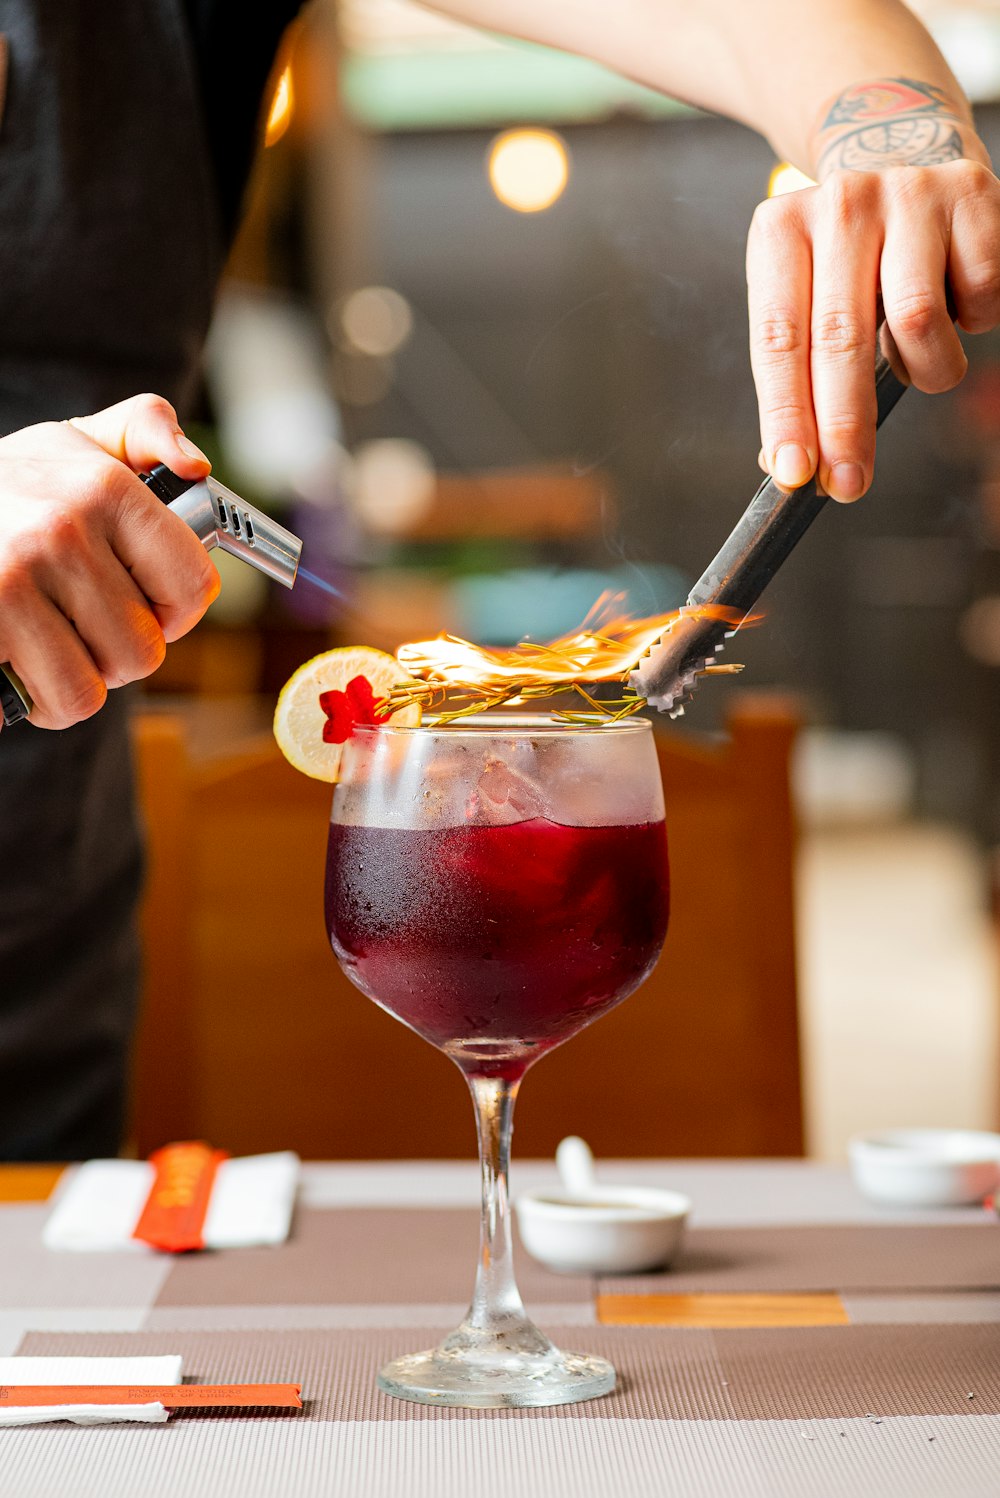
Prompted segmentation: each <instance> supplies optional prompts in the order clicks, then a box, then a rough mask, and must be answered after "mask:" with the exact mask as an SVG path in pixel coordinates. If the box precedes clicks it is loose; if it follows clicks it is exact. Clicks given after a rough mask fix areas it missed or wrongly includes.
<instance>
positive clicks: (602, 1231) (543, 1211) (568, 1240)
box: [514, 1186, 691, 1274]
mask: <svg viewBox="0 0 1000 1498" xmlns="http://www.w3.org/2000/svg"><path fill="white" fill-rule="evenodd" d="M514 1207H515V1210H516V1212H517V1225H518V1229H519V1231H520V1234H521V1242H522V1243H523V1244H524V1247H525V1248H526V1250H527V1251H528V1253H529V1254H531V1256H532V1258H534V1259H538V1260H539V1261H540V1262H541V1263H542V1264H544V1265H546V1267H547V1268H549V1269H554V1270H555V1271H556V1272H557V1273H558V1274H637V1273H639V1272H640V1271H641V1270H644V1269H663V1268H666V1267H667V1265H669V1263H670V1261H671V1260H672V1259H673V1257H674V1255H675V1253H676V1252H677V1249H678V1246H679V1244H680V1241H681V1237H682V1235H683V1233H684V1224H685V1222H686V1221H687V1218H688V1213H689V1212H690V1210H691V1201H690V1198H689V1197H686V1196H682V1195H681V1193H680V1192H679V1191H659V1190H656V1189H654V1188H652V1187H649V1188H646V1187H642V1186H598V1187H595V1189H594V1190H593V1191H592V1192H587V1193H584V1194H573V1195H571V1194H570V1193H568V1192H565V1191H546V1192H537V1193H533V1194H531V1195H527V1196H521V1197H518V1199H517V1200H516V1201H515V1203H514Z"/></svg>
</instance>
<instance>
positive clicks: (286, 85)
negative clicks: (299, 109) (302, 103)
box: [264, 64, 295, 146]
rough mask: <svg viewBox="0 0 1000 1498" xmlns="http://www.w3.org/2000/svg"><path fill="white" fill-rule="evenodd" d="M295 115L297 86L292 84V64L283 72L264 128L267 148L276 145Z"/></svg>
mask: <svg viewBox="0 0 1000 1498" xmlns="http://www.w3.org/2000/svg"><path fill="white" fill-rule="evenodd" d="M294 113H295V86H294V84H293V83H292V69H291V64H289V65H288V67H286V68H284V69H283V70H282V73H281V76H280V78H279V79H278V82H277V86H276V87H275V90H274V98H273V99H272V100H271V108H270V109H269V110H268V115H267V125H266V126H265V128H264V144H265V146H273V145H276V144H277V142H278V141H279V140H280V139H281V137H282V136H283V135H284V133H285V131H286V130H287V129H288V127H289V125H290V124H291V122H292V115H293V114H294Z"/></svg>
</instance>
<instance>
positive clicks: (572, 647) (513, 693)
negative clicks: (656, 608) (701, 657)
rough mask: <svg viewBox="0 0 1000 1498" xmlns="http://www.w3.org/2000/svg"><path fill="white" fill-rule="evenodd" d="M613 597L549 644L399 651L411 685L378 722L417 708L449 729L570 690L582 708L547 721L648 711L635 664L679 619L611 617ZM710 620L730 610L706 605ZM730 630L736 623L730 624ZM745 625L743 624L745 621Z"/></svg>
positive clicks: (463, 643) (449, 641) (453, 641)
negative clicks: (608, 688) (604, 692)
mask: <svg viewBox="0 0 1000 1498" xmlns="http://www.w3.org/2000/svg"><path fill="white" fill-rule="evenodd" d="M620 601H621V600H620V599H619V598H613V597H605V598H602V599H600V600H599V601H598V603H597V604H596V605H595V607H594V608H593V609H592V610H591V612H590V614H589V615H588V617H587V618H586V619H585V620H584V622H583V624H582V625H581V626H580V628H579V629H578V630H577V631H576V632H575V633H574V634H570V635H564V636H563V637H562V638H561V639H558V640H553V641H552V642H551V644H538V643H536V642H534V641H532V640H523V641H521V643H520V644H518V645H514V646H511V647H502V648H497V649H492V650H489V649H485V648H483V647H482V646H479V645H473V644H471V643H470V642H469V641H468V640H462V639H459V638H458V637H457V636H455V635H443V636H441V637H439V638H438V639H436V640H424V641H419V642H416V643H414V644H411V645H403V646H401V647H400V649H399V652H398V659H399V662H400V664H401V665H402V666H404V667H405V668H406V669H407V671H408V672H409V673H410V677H411V680H409V681H404V682H401V683H400V684H399V685H398V686H396V687H394V688H393V689H392V691H391V692H390V694H389V696H388V698H387V699H386V700H385V702H384V703H383V704H382V705H381V706H380V708H379V716H380V717H382V718H387V717H390V716H391V715H392V714H393V713H395V712H398V711H399V709H400V708H403V707H409V706H411V705H413V704H416V705H417V706H419V707H420V708H421V710H422V711H423V712H429V713H433V714H434V717H435V722H436V723H438V724H443V723H452V722H454V721H455V720H456V719H458V718H465V717H468V716H469V715H470V714H472V713H481V712H487V711H489V710H490V709H491V708H497V707H503V706H504V705H505V704H511V705H520V704H522V703H526V702H534V701H537V700H538V699H539V698H544V697H552V696H557V695H560V694H565V693H566V692H574V693H575V694H576V695H577V696H578V697H580V698H582V699H583V702H584V703H585V704H586V706H585V707H581V708H580V709H579V710H573V709H566V708H560V709H558V710H556V711H555V712H554V713H553V716H554V717H556V718H558V719H559V720H560V721H562V722H566V723H603V722H609V721H610V722H618V721H620V720H621V719H622V718H628V717H630V716H631V715H632V714H633V713H637V712H639V711H640V709H641V708H643V707H645V706H646V699H645V698H644V697H641V696H640V695H639V694H638V693H637V692H635V691H634V690H633V689H632V688H631V687H630V686H629V685H628V682H629V677H630V675H631V672H632V670H633V668H634V666H635V664H636V662H637V661H638V660H639V659H640V658H641V657H642V656H643V655H644V654H645V653H646V651H647V650H649V649H650V648H651V647H652V646H653V645H654V644H655V643H656V642H657V641H658V640H659V639H661V638H662V637H663V635H664V634H666V633H669V631H670V629H671V628H672V626H673V624H674V623H675V622H676V621H677V619H679V618H680V617H681V614H682V613H690V612H691V609H690V607H688V608H686V609H684V610H682V611H680V612H676V613H673V614H661V615H658V616H657V617H656V618H651V619H632V618H630V617H629V616H628V615H625V614H620V613H615V611H614V605H616V604H618V603H620ZM704 612H705V613H709V612H711V614H712V617H720V616H723V617H724V616H726V615H727V614H729V613H731V612H732V611H729V610H723V609H721V608H718V609H716V608H713V607H712V606H707V607H706V609H705V611H704ZM731 622H732V624H733V626H734V627H736V626H738V625H739V623H740V620H739V619H738V618H736V617H734V618H733V619H732V621H731ZM744 622H745V621H744ZM705 669H706V671H734V670H735V671H738V670H740V669H741V668H740V667H739V666H729V665H726V666H708V667H706V668H705ZM612 683H614V684H616V685H618V686H619V687H620V688H621V690H620V692H619V693H617V694H616V695H614V696H611V697H608V698H604V699H602V698H600V697H598V696H596V695H595V688H596V687H597V686H598V684H601V685H606V684H612Z"/></svg>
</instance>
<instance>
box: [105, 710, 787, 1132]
mask: <svg viewBox="0 0 1000 1498" xmlns="http://www.w3.org/2000/svg"><path fill="white" fill-rule="evenodd" d="M795 727H796V718H795V714H794V712H793V711H792V709H791V708H790V707H789V705H788V704H787V702H785V701H783V700H780V699H771V698H768V697H761V696H757V697H751V696H747V697H746V698H744V699H742V700H740V701H739V702H738V703H737V704H736V705H735V706H734V709H733V712H732V716H731V720H730V724H729V728H730V734H729V737H728V738H727V739H725V740H724V741H721V742H718V743H714V742H713V743H709V742H699V741H697V740H695V739H692V738H689V737H687V736H682V735H680V734H675V733H669V732H663V733H659V732H658V734H657V741H658V751H659V757H660V764H661V769H662V773H663V780H664V787H665V793H666V800H667V819H668V821H667V825H668V831H669V839H670V846H671V872H672V885H673V911H672V916H671V930H670V935H669V937H668V939H667V946H666V950H665V953H664V956H663V958H662V960H661V962H660V964H659V965H658V967H657V969H656V971H655V972H654V973H653V975H652V976H651V977H650V978H649V979H648V981H647V983H646V984H645V985H644V987H643V988H642V989H641V990H640V991H639V992H638V993H637V994H635V995H634V996H633V997H632V998H630V999H629V1000H628V1001H627V1002H626V1003H624V1004H622V1005H621V1006H620V1007H619V1008H618V1009H617V1010H615V1011H614V1012H613V1013H612V1014H611V1015H609V1016H607V1017H605V1018H604V1019H602V1020H601V1021H600V1022H599V1023H598V1024H596V1025H595V1026H594V1027H593V1028H592V1029H590V1030H588V1031H585V1032H584V1033H583V1034H581V1035H579V1036H576V1037H575V1038H574V1039H573V1040H572V1041H571V1042H570V1043H569V1044H567V1045H566V1046H564V1047H563V1048H561V1049H560V1050H558V1051H556V1052H554V1053H553V1054H551V1055H550V1056H548V1057H546V1058H545V1059H544V1061H543V1062H542V1064H541V1065H540V1067H539V1068H538V1070H537V1072H532V1073H529V1076H528V1078H527V1081H526V1083H525V1087H524V1089H523V1093H522V1098H521V1101H520V1103H519V1105H518V1114H519V1117H518V1127H517V1148H518V1153H519V1154H521V1155H522V1156H532V1155H544V1154H549V1153H551V1151H552V1149H553V1148H554V1146H555V1144H556V1143H557V1142H558V1140H559V1139H560V1137H561V1136H562V1135H563V1134H566V1133H571V1132H578V1133H582V1134H584V1135H585V1136H586V1137H587V1138H588V1139H589V1140H590V1141H591V1143H592V1144H593V1146H594V1148H595V1150H597V1151H599V1152H600V1153H601V1154H602V1155H619V1156H622V1155H693V1156H696V1155H794V1154H798V1153H801V1150H802V1105H801V1093H800V1078H799V1052H798V1024H797V1013H796V992H795V950H794V934H793V855H794V830H793V820H792V812H791V805H790V798H789V784H788V762H789V753H790V749H791V744H792V741H793V737H794V733H795ZM185 739H186V735H185V727H184V723H183V721H182V720H181V719H166V720H165V719H164V718H163V717H162V716H161V715H159V714H157V715H154V716H149V717H140V718H139V720H138V722H137V726H136V742H137V749H138V761H139V769H140V786H141V794H142V800H143V806H144V808H145V815H146V821H147V829H148V838H149V847H150V878H149V885H148V893H147V897H146V907H145V917H144V921H145V935H146V950H147V977H146V994H145V1003H144V1008H143V1015H142V1022H141V1027H140V1034H139V1040H138V1045H137V1054H136V1066H135V1089H134V1092H135V1096H134V1111H133V1118H134V1131H133V1132H134V1140H135V1144H136V1146H137V1148H138V1149H139V1151H140V1152H141V1153H143V1154H145V1153H148V1152H149V1150H151V1149H153V1148H155V1147H156V1146H157V1145H159V1144H162V1143H164V1142H165V1141H166V1140H167V1139H171V1138H180V1137H203V1138H207V1139H209V1140H211V1141H212V1142H213V1143H215V1144H218V1145H220V1146H222V1147H225V1148H228V1149H230V1150H232V1151H235V1152H238V1153H250V1152H254V1151H258V1150H268V1149H279V1148H294V1149H297V1150H298V1151H299V1152H300V1153H301V1154H302V1155H304V1156H306V1157H310V1158H333V1159H335V1158H343V1159H369V1158H390V1157H409V1158H433V1157H455V1156H468V1155H470V1154H471V1153H472V1152H473V1148H474V1140H473V1131H472V1115H471V1109H470V1105H469V1102H468V1099H467V1093H466V1090H465V1085H464V1082H463V1080H462V1078H461V1077H460V1075H459V1073H458V1072H457V1070H456V1069H455V1068H454V1067H452V1066H450V1065H449V1063H448V1062H447V1061H446V1060H445V1058H444V1057H443V1056H441V1055H440V1054H439V1053H437V1052H436V1051H434V1050H433V1049H432V1048H431V1047H430V1046H429V1045H427V1044H426V1043H425V1042H424V1041H422V1040H421V1039H420V1038H419V1037H417V1036H415V1035H414V1034H412V1033H411V1032H410V1031H409V1030H407V1029H406V1028H405V1027H404V1026H402V1025H400V1024H397V1023H395V1022H394V1021H393V1020H391V1019H390V1018H389V1017H388V1016H386V1015H385V1014H383V1013H382V1012H381V1011H380V1010H379V1009H378V1008H377V1007H376V1006H375V1005H374V1004H372V1003H370V1002H369V1001H368V1000H367V999H365V998H364V997H363V996H362V994H361V993H360V992H359V991H358V990H357V989H356V988H354V986H353V985H352V984H351V983H350V982H349V981H348V979H347V978H346V977H345V976H344V975H343V973H342V972H341V971H340V969H339V967H338V965H337V963H336V961H335V960H334V958H333V956H332V954H331V953H330V950H329V946H328V943H327V939H326V934H325V931H324V923H323V910H322V885H323V866H324V856H325V842H326V827H327V820H328V815H329V799H330V792H329V788H328V787H327V786H325V785H322V784H320V783H318V782H315V781H310V780H307V779H305V778H304V777H302V776H301V775H298V774H297V773H296V772H295V771H293V770H291V769H290V768H289V767H288V766H287V765H286V764H285V763H284V761H283V760H282V759H281V757H280V755H279V754H278V752H277V750H276V748H275V747H274V746H273V744H271V743H269V742H267V741H266V740H258V741H257V742H256V743H254V744H251V745H250V746H249V747H247V748H246V749H245V750H242V751H240V750H235V751H232V750H230V751H227V752H224V753H218V754H212V755H209V756H208V757H207V758H201V759H199V760H192V759H191V758H190V756H189V755H188V754H187V753H186V750H185Z"/></svg>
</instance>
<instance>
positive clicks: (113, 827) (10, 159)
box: [0, 0, 223, 1160]
mask: <svg viewBox="0 0 1000 1498" xmlns="http://www.w3.org/2000/svg"><path fill="white" fill-rule="evenodd" d="M0 35H3V36H4V37H5V38H6V43H7V55H8V70H7V86H6V97H5V98H3V93H4V91H3V89H2V88H0V99H3V104H2V116H0V432H9V431H13V430H15V429H17V428H19V427H22V426H27V425H29V424H31V423H33V422H37V421H43V420H47V419H50V418H57V419H62V418H65V417H68V416H75V415H82V414H84V413H86V412H90V411H96V410H99V409H100V408H101V407H103V406H107V405H111V404H113V403H114V402H115V401H119V400H122V399H124V398H125V397H127V396H130V395H134V394H136V393H137V392H139V391H142V390H155V391H156V392H157V393H158V394H161V395H165V396H166V397H167V398H168V400H170V401H172V402H173V403H174V405H175V406H176V407H177V408H178V411H179V413H180V416H181V419H182V420H183V417H184V409H185V405H186V403H187V401H188V400H189V398H190V395H191V391H192V386H193V383H194V379H195V375H196V364H197V359H198V355H199V352H200V349H201V344H202V340H203V338H204V335H205V332H206V329H207V326H208V319H209V315H210V311H211V303H212V297H213V293H214V289H215V285H216V282H217V279H218V276H219V273H220V270H221V264H222V254H223V236H222V233H221V230H220V225H219V221H218V210H217V204H216V196H215V191H214V184H213V181H212V178H211V168H210V164H209V155H208V151H207V149H206V143H205V139H204V130H203V125H202V118H201V104H200V100H199V98H198V95H197V89H196V75H195V71H194V64H193V59H192V56H191V48H190V36H189V32H188V27H187V22H186V17H185V13H184V6H183V0H0ZM3 499H4V496H2V495H0V502H2V501H3ZM127 727H128V725H127V709H126V696H125V694H123V693H122V692H112V693H111V694H110V697H109V700H108V703H107V705H106V706H105V707H104V708H103V709H102V711H101V712H100V713H98V714H97V715H96V717H94V718H91V719H89V720H88V721H87V722H85V723H80V724H78V725H76V726H75V727H73V728H70V729H67V730H65V731H64V732H61V733H53V732H46V731H43V730H41V729H35V728H32V727H31V726H30V725H29V724H20V725H19V726H17V727H16V728H13V729H5V730H4V731H3V732H2V733H0V1159H4V1160H73V1159H81V1158H86V1157H88V1156H91V1155H101V1154H109V1153H110V1154H114V1153H116V1151H117V1149H118V1147H119V1144H120V1136H121V1128H122V1120H123V1115H124V1102H125V1078H126V1064H127V1058H128V1048H129V1042H130V1038H131V1032H132V1026H133V1021H134V1016H135V1008H136V999H137V992H138V973H139V953H138V946H137V937H136V932H135V907H136V902H137V898H138V893H139V885H140V876H141V843H140V837H139V832H138V828H137V819H136V814H135V806H134V800H133V791H132V772H131V766H130V761H129V749H128V739H127Z"/></svg>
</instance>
